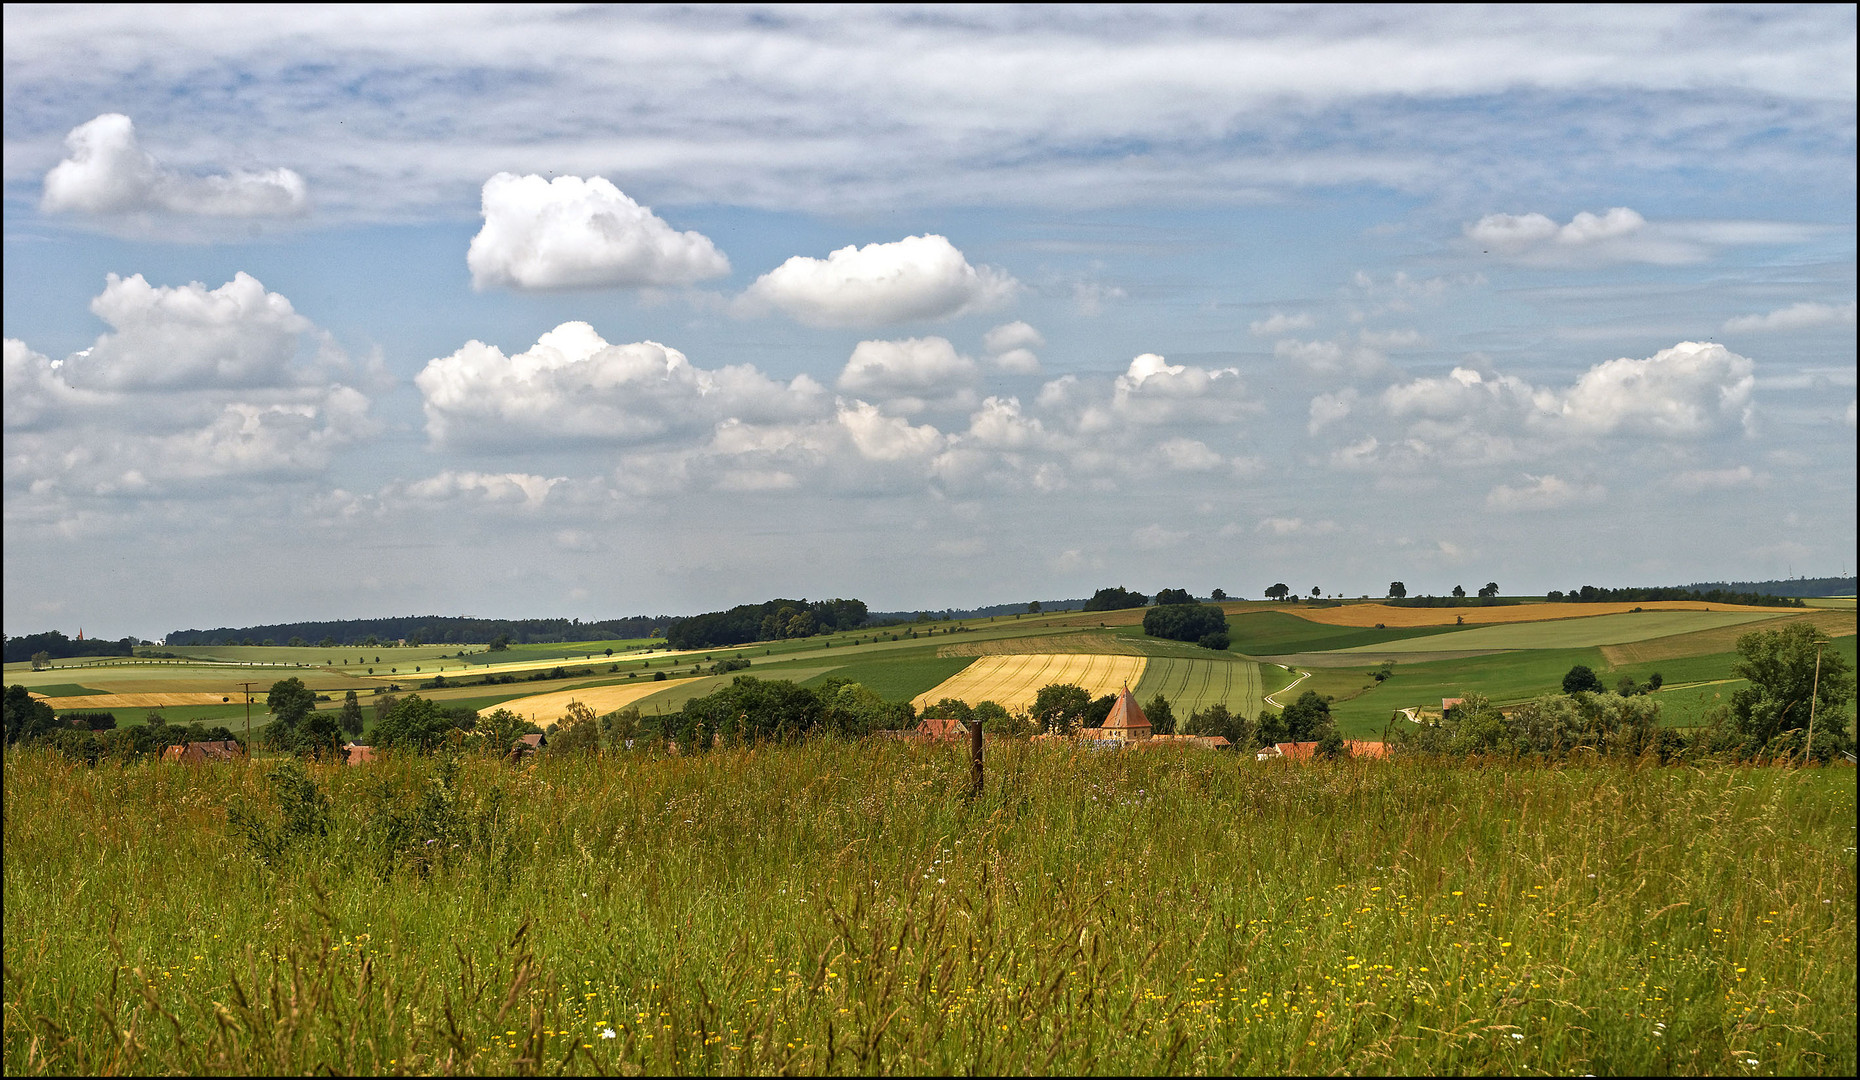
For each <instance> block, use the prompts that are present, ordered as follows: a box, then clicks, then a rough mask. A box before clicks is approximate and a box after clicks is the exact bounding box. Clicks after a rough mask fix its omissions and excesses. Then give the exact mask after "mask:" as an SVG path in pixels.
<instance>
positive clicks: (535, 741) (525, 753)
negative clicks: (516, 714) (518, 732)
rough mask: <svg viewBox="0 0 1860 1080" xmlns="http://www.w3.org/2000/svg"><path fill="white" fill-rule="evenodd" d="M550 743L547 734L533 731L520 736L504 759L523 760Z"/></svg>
mask: <svg viewBox="0 0 1860 1080" xmlns="http://www.w3.org/2000/svg"><path fill="white" fill-rule="evenodd" d="M548 745H549V738H548V736H546V735H538V734H536V733H534V732H532V733H531V734H528V735H522V736H519V737H518V738H517V741H516V742H514V743H511V744H510V752H509V753H508V754H505V755H504V760H505V761H522V760H523V759H524V758H526V757H529V756H530V755H531V754H534V753H535V752H536V751H538V750H541V749H542V748H543V747H545V746H548Z"/></svg>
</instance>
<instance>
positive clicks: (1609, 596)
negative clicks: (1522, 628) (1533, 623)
mask: <svg viewBox="0 0 1860 1080" xmlns="http://www.w3.org/2000/svg"><path fill="white" fill-rule="evenodd" d="M1544 599H1546V600H1548V601H1550V602H1551V603H1553V604H1556V603H1563V604H1601V603H1621V602H1629V603H1636V604H1638V603H1643V602H1645V601H1648V600H1703V601H1705V602H1706V603H1710V604H1742V605H1745V606H1747V607H1807V606H1808V605H1807V604H1804V603H1803V602H1802V601H1801V599H1800V598H1799V597H1794V596H1774V595H1771V594H1769V593H1754V592H1732V591H1731V590H1729V589H1709V590H1707V591H1705V592H1700V591H1698V590H1696V589H1682V588H1668V587H1656V588H1649V589H1641V588H1628V589H1600V588H1596V587H1595V586H1594V585H1584V586H1583V587H1582V588H1580V589H1571V590H1570V591H1569V592H1563V591H1561V590H1560V589H1552V590H1550V591H1549V592H1548V593H1546V594H1545V595H1544Z"/></svg>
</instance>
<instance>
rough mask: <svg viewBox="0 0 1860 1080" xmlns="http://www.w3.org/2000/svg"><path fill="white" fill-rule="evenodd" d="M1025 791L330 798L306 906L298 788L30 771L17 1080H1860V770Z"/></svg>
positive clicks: (708, 763) (39, 762)
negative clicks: (1565, 1078)
mask: <svg viewBox="0 0 1860 1080" xmlns="http://www.w3.org/2000/svg"><path fill="white" fill-rule="evenodd" d="M990 755H991V756H990V772H989V782H988V786H987V787H986V788H985V790H984V792H983V793H982V795H981V797H980V798H979V799H977V800H975V801H973V802H971V801H969V800H968V799H967V798H966V797H965V792H966V780H967V769H968V766H967V762H966V760H965V759H964V757H963V756H962V754H961V753H960V752H959V751H956V750H946V749H943V748H939V747H935V746H916V745H908V744H900V743H892V742H878V743H860V744H851V743H837V742H831V741H826V742H813V743H809V744H806V745H804V746H797V747H790V748H774V749H771V748H764V749H756V750H749V749H745V750H723V751H717V752H714V753H711V754H705V755H696V756H692V757H687V758H677V757H672V758H665V757H652V756H639V757H632V756H628V757H623V758H618V759H615V758H609V759H606V760H600V759H594V758H576V757H562V758H549V757H544V758H543V759H541V760H539V761H537V762H536V764H535V765H534V766H532V767H529V768H523V769H513V768H510V767H508V766H500V765H498V764H497V763H495V762H494V761H490V760H488V759H471V758H467V759H465V760H464V761H463V763H462V768H461V769H460V770H459V772H458V773H457V774H456V777H455V778H454V779H451V780H447V779H446V778H445V774H444V773H443V771H442V770H440V769H439V767H438V766H437V765H436V764H435V763H433V762H431V761H430V760H425V759H418V758H400V757H393V758H390V759H388V760H386V761H384V762H382V763H380V764H379V765H378V766H377V767H375V768H371V769H369V770H358V769H349V770H341V769H333V768H326V767H312V768H311V770H310V773H309V776H310V778H311V780H312V781H313V782H314V783H316V784H317V785H318V787H319V788H320V789H322V790H323V791H325V792H327V795H328V799H329V809H328V815H329V817H328V830H329V831H328V835H327V836H324V837H316V836H314V835H305V836H298V837H297V838H296V839H293V840H291V841H290V843H289V844H288V846H286V847H284V848H282V849H280V854H278V855H277V856H276V857H275V858H273V859H272V860H271V862H270V863H269V864H267V863H264V862H261V861H260V860H259V859H257V858H255V857H254V854H253V852H254V850H255V849H253V848H252V847H251V846H250V845H249V844H248V842H247V840H246V839H245V838H244V837H245V834H244V833H242V832H241V831H240V830H238V829H235V828H234V827H233V826H232V824H231V823H230V821H229V818H228V808H229V807H236V806H243V807H247V808H249V809H250V810H251V811H252V812H254V813H256V814H257V815H258V817H259V819H260V821H261V822H263V823H266V824H265V827H267V828H272V829H282V828H283V825H282V822H283V819H282V818H281V817H280V816H279V813H278V811H277V810H276V809H275V808H273V804H272V800H271V796H270V794H269V792H270V786H269V785H268V784H267V782H266V781H265V779H264V773H265V771H266V769H267V768H269V767H270V766H269V764H268V763H267V762H264V761H262V760H261V761H255V762H253V763H251V764H249V765H248V764H243V763H235V764H230V765H226V766H216V767H208V768H192V767H184V766H164V765H161V764H159V763H153V762H144V763H140V764H133V765H128V766H118V765H106V766H99V767H97V768H94V769H89V768H84V767H82V766H75V765H72V764H70V763H68V762H66V761H64V760H63V759H61V758H58V757H56V756H53V755H50V754H47V753H45V752H43V751H14V752H12V753H9V754H8V755H7V759H6V772H5V796H6V806H7V808H8V810H7V814H6V816H5V819H4V827H5V836H4V861H3V863H0V866H3V871H4V875H5V890H6V896H7V903H6V905H5V915H4V918H5V934H4V939H3V940H4V948H5V954H6V955H5V962H6V971H7V980H6V989H5V995H6V998H5V1036H4V1040H5V1041H4V1055H5V1062H6V1068H7V1071H8V1072H9V1073H10V1074H20V1075H23V1074H31V1073H125V1072H127V1073H183V1074H195V1073H266V1074H275V1073H308V1072H340V1073H361V1072H366V1073H428V1072H470V1073H492V1074H497V1073H516V1072H525V1071H534V1070H538V1069H544V1068H546V1069H548V1070H550V1071H564V1072H573V1073H593V1072H602V1073H614V1072H638V1071H644V1072H650V1073H669V1072H684V1073H725V1072H727V1073H764V1072H840V1071H844V1072H855V1073H865V1074H872V1073H937V1074H951V1073H958V1072H963V1073H967V1072H979V1073H996V1074H1007V1073H1052V1074H1059V1073H1063V1074H1073V1073H1101V1072H1102V1073H1152V1072H1160V1073H1188V1072H1205V1073H1253V1074H1257V1073H1266V1074H1272V1073H1285V1072H1292V1073H1331V1072H1344V1073H1572V1074H1573V1073H1603V1074H1610V1073H1612V1074H1636V1073H1640V1074H1646V1073H1657V1074H1666V1073H1687V1074H1693V1073H1715V1074H1724V1073H1746V1072H1748V1073H1758V1072H1781V1073H1826V1074H1837V1075H1838V1074H1848V1075H1851V1074H1852V1073H1853V1071H1854V1069H1855V1065H1856V1062H1855V1057H1854V1054H1855V1044H1856V1034H1857V1033H1856V1030H1855V1013H1854V1009H1853V1001H1854V995H1855V927H1856V908H1855V889H1854V880H1855V879H1854V874H1855V864H1854V857H1853V853H1852V851H1851V846H1852V836H1853V822H1854V815H1855V785H1854V775H1855V774H1854V773H1853V772H1852V770H1835V769H1829V770H1806V771H1802V772H1789V771H1782V770H1771V769H1745V768H1729V769H1716V770H1697V769H1664V770H1662V769H1652V770H1650V769H1644V768H1635V767H1633V766H1631V765H1619V766H1617V765H1598V766H1593V767H1585V768H1569V769H1525V770H1504V769H1490V768H1469V767H1465V766H1457V765H1435V764H1425V763H1412V762H1386V763H1379V764H1376V765H1373V766H1369V765H1363V764H1350V763H1340V764H1314V765H1310V766H1306V767H1300V768H1296V769H1285V768H1276V767H1274V766H1273V765H1271V764H1262V763H1255V762H1253V761H1251V760H1250V759H1236V758H1235V757H1232V756H1227V755H1219V754H1206V753H1196V752H1192V751H1186V750H1184V751H1179V752H1168V753H1150V754H1105V753H1094V752H1090V751H1082V750H1073V749H1070V748H1067V747H1064V746H1050V745H1048V746H1042V745H1039V744H1026V743H1007V744H1003V745H1001V746H999V747H997V748H994V749H991V750H990ZM436 785H437V787H436ZM429 790H440V791H443V792H444V793H445V802H444V804H443V805H445V806H448V807H453V808H455V810H454V811H448V812H456V813H457V814H460V815H463V819H462V820H465V821H466V822H467V823H472V822H476V823H477V824H469V828H466V829H465V830H464V831H462V832H453V833H445V834H444V835H447V836H457V837H458V840H456V841H450V840H448V841H446V842H444V843H440V844H438V845H437V847H438V848H439V849H440V850H441V851H442V852H443V853H444V854H442V855H440V856H435V857H428V856H426V855H423V854H421V853H422V852H425V851H428V850H431V849H430V848H428V847H425V846H423V844H422V841H421V840H420V836H422V835H425V834H424V833H417V834H415V835H413V836H412V837H411V838H409V839H406V840H404V841H401V842H400V843H401V844H402V845H403V846H398V847H397V846H395V845H394V843H391V842H390V840H389V837H388V834H386V833H384V832H383V831H382V829H381V824H380V823H381V821H382V816H381V815H382V814H383V813H384V812H386V811H387V810H388V809H389V808H392V809H394V812H396V813H406V812H408V811H409V809H410V808H411V807H412V805H413V800H415V799H416V798H418V797H419V796H420V793H421V792H424V791H429ZM494 791H495V792H497V793H498V794H495V795H494V794H493V792H494ZM383 799H385V800H386V802H383V801H382V800H383ZM493 806H495V807H498V808H499V809H498V810H497V811H496V812H495V814H490V808H491V807H493ZM487 815H489V816H487ZM1217 822H1218V823H1221V824H1219V825H1214V824H1211V823H1217ZM746 823H755V824H754V825H753V827H749V828H745V827H744V826H745V824H746ZM1393 823H1399V825H1398V827H1391V825H1392V824H1393ZM423 827H427V828H436V829H441V830H444V829H448V828H451V826H450V825H448V824H447V823H446V822H445V821H438V822H435V823H432V824H430V825H428V826H423ZM286 835H288V834H286ZM434 835H435V836H437V835H440V834H438V833H435V834H434ZM451 843H457V844H458V845H459V846H458V847H456V848H454V847H449V846H448V845H449V844H451ZM405 845H411V847H408V846H405ZM157 867H159V868H161V872H159V873H157V872H153V871H154V870H155V868H157ZM610 1033H611V1035H610ZM1750 1061H1755V1062H1757V1063H1758V1064H1757V1065H1754V1066H1753V1065H1750V1064H1748V1062H1750Z"/></svg>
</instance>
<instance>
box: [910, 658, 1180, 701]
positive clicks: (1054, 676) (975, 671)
mask: <svg viewBox="0 0 1860 1080" xmlns="http://www.w3.org/2000/svg"><path fill="white" fill-rule="evenodd" d="M1146 663H1147V661H1146V660H1145V658H1143V657H1137V656H1118V655H1115V654H1111V653H1031V654H1026V655H1019V656H984V657H981V658H979V659H977V660H975V661H974V662H972V663H970V664H969V665H968V666H967V667H965V668H963V669H962V670H961V671H960V672H958V673H957V674H955V675H953V676H951V677H950V678H948V679H945V680H944V681H943V682H941V683H938V684H937V685H936V686H934V687H932V688H931V689H929V690H926V691H924V692H923V693H921V694H919V695H917V697H915V698H913V699H912V700H911V704H913V705H915V706H917V707H918V708H920V709H921V708H923V707H924V706H925V705H933V704H935V703H936V702H938V701H941V700H942V699H944V698H955V699H956V700H958V701H966V702H968V703H969V704H971V705H975V704H978V703H980V702H983V701H993V702H995V703H997V704H1000V705H1005V706H1007V707H1008V708H1010V709H1024V708H1026V707H1027V706H1029V705H1032V704H1033V699H1034V697H1035V696H1036V695H1037V694H1038V693H1039V692H1040V687H1042V686H1045V685H1047V684H1048V683H1074V684H1076V685H1078V686H1082V687H1084V688H1085V692H1086V693H1087V694H1090V695H1091V696H1092V697H1098V696H1100V695H1102V694H1111V693H1116V692H1117V690H1118V689H1119V688H1120V687H1122V686H1125V685H1132V686H1134V685H1136V684H1137V683H1138V682H1140V681H1142V678H1143V669H1144V665H1145V664H1146Z"/></svg>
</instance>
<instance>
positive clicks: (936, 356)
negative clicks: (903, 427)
mask: <svg viewBox="0 0 1860 1080" xmlns="http://www.w3.org/2000/svg"><path fill="white" fill-rule="evenodd" d="M977 370H978V369H977V368H976V365H975V361H974V360H971V359H969V358H968V357H966V356H963V355H962V354H961V353H958V352H957V351H956V348H955V346H953V345H951V344H950V343H949V341H948V339H946V338H940V337H926V338H903V339H900V340H897V341H861V342H860V343H859V344H858V345H856V346H854V347H853V352H852V356H851V357H850V358H849V359H848V360H847V361H846V367H845V368H844V369H842V370H841V371H840V377H839V383H838V385H839V388H840V389H841V390H844V391H847V392H848V393H853V394H860V395H863V396H866V397H872V398H883V399H886V400H888V401H891V402H894V403H896V404H895V405H894V408H897V409H898V411H903V412H916V411H918V410H919V409H921V408H922V407H923V406H924V403H925V401H926V400H929V399H937V398H949V397H960V396H961V395H962V394H963V393H964V392H966V391H967V390H968V388H969V386H970V384H972V383H973V382H974V381H975V378H976V375H977ZM968 400H969V401H970V402H973V401H974V399H973V398H969V399H968Z"/></svg>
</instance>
